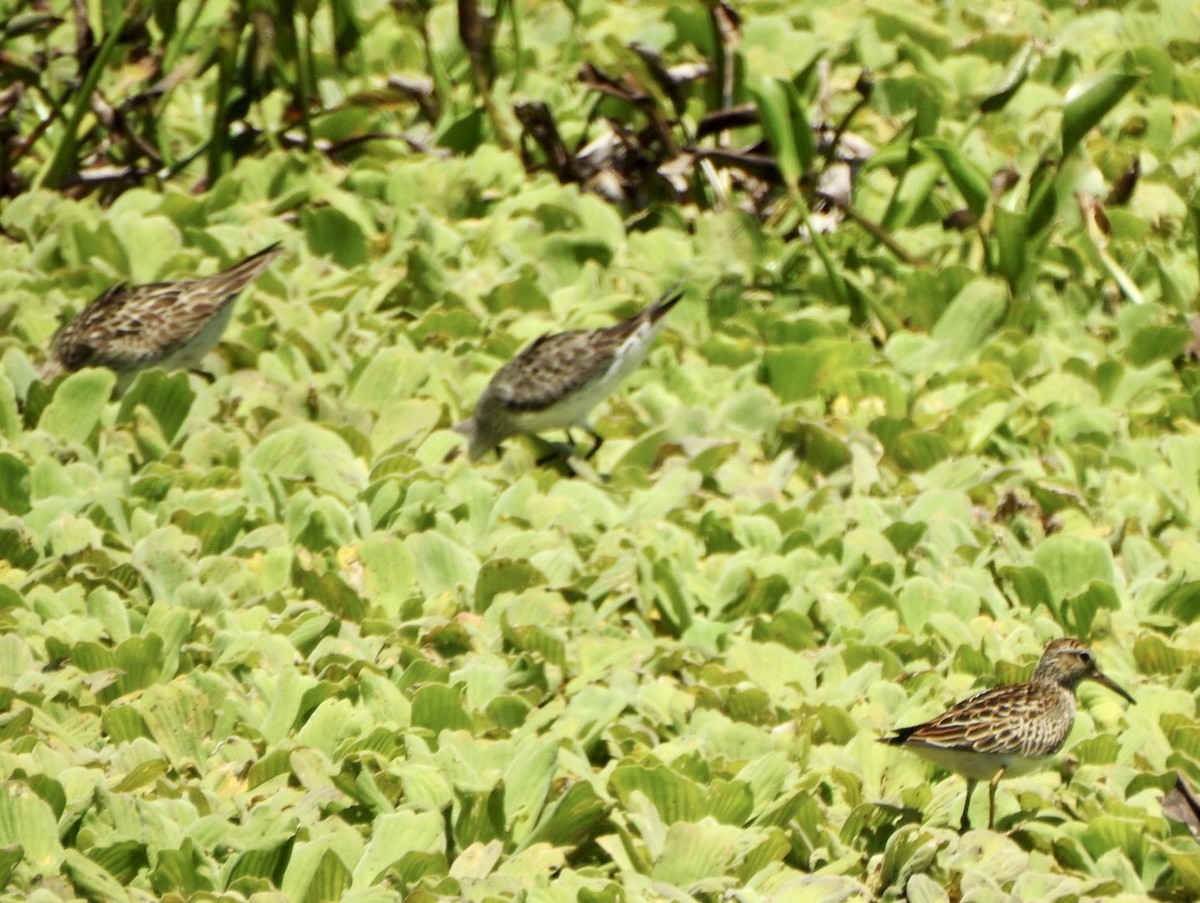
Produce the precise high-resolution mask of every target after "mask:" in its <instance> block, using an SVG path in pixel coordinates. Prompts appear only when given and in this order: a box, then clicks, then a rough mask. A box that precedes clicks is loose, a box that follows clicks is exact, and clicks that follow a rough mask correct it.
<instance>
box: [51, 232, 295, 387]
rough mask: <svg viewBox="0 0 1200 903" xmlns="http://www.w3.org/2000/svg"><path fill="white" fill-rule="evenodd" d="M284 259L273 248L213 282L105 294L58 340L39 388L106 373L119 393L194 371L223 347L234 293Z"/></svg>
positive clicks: (122, 287)
mask: <svg viewBox="0 0 1200 903" xmlns="http://www.w3.org/2000/svg"><path fill="white" fill-rule="evenodd" d="M281 253H282V249H281V248H280V247H279V245H277V244H275V245H271V246H270V247H269V248H264V249H263V250H261V251H259V252H258V253H257V254H253V255H251V256H250V257H247V258H246V259H245V260H243V261H242V262H241V263H238V264H235V265H234V266H232V267H230V268H229V269H227V270H222V271H221V272H219V273H214V274H213V275H212V276H201V277H198V278H195V279H182V280H180V281H178V282H153V283H149V284H146V285H129V284H127V283H118V284H117V285H114V286H112V287H110V288H109V289H107V290H106V291H104V292H103V293H102V294H100V295H99V296H98V297H97V298H96V299H95V300H94V301H92V302H91V303H90V304H89V305H88V306H87V307H85V308H84V309H83V310H82V311H81V312H80V313H79V315H78V316H77V317H75V319H73V320H72V321H71V322H69V323H67V324H66V325H65V326H63V327H62V328H61V329H59V331H58V332H57V333H56V334H55V336H54V339H53V341H52V343H51V345H50V357H49V359H48V360H47V361H46V363H45V365H44V366H43V368H42V374H41V378H42V381H43V382H50V381H51V380H52V379H54V378H56V377H58V376H61V375H62V374H64V373H71V372H74V371H75V370H79V369H81V368H83V367H108V368H109V369H110V370H114V371H116V374H117V385H118V387H124V386H125V385H127V384H128V383H129V381H130V380H132V379H133V377H134V376H135V375H136V374H137V373H138V372H139V371H141V370H146V369H149V368H150V367H162V368H164V369H167V370H171V369H191V368H193V367H196V366H197V365H198V364H199V362H200V359H201V358H203V357H204V355H206V354H208V352H209V351H211V350H212V349H213V348H214V347H215V346H216V344H217V342H218V341H219V340H220V338H221V333H222V332H224V330H225V327H226V325H227V324H228V323H229V318H230V317H231V316H232V315H233V306H234V305H233V302H234V299H236V298H237V295H238V292H240V291H241V290H242V289H243V288H245V287H246V286H247V285H248V284H249V283H250V282H251V281H252V280H253V279H254V278H255V277H256V276H258V274H259V273H261V272H262V271H263V270H264V269H266V268H267V266H268V265H269V264H270V263H271V261H273V260H274V259H275V258H276V257H277V256H279V254H281Z"/></svg>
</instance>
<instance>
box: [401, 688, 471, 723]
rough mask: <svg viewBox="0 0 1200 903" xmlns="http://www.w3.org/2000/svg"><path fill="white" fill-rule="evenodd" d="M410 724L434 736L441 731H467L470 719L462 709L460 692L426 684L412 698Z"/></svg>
mask: <svg viewBox="0 0 1200 903" xmlns="http://www.w3.org/2000/svg"><path fill="white" fill-rule="evenodd" d="M411 723H412V726H413V727H424V728H427V729H429V730H431V731H433V732H434V733H435V734H436V733H440V732H441V731H444V730H448V731H469V730H470V729H471V717H470V716H469V715H468V714H467V710H466V709H465V708H464V707H463V701H462V691H461V690H460V689H459V688H457V687H450V686H447V685H446V684H428V685H426V686H424V687H421V688H420V689H419V690H417V691H416V692H415V693H414V694H413V697H412V715H411Z"/></svg>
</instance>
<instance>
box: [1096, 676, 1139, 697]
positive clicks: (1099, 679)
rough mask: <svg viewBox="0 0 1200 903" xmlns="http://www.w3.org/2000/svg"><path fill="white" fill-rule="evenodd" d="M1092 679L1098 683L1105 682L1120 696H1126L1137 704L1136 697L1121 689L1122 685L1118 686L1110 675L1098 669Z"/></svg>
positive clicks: (1105, 684)
mask: <svg viewBox="0 0 1200 903" xmlns="http://www.w3.org/2000/svg"><path fill="white" fill-rule="evenodd" d="M1092 680H1094V681H1095V682H1096V683H1098V684H1104V686H1106V687H1108V688H1109V689H1110V690H1112V691H1113V692H1114V693H1116V694H1117V695H1118V696H1123V697H1125V699H1127V700H1129V702H1130V703H1131V704H1133V705H1137V700H1136V699H1134V698H1133V697H1132V696H1130V695H1129V694H1128V693H1126V692H1125V691H1124V690H1123V689H1121V687H1119V686H1117V685H1116V683H1114V682H1113V681H1112V680H1111V679H1110V678H1109V677H1107V676H1106V675H1104V674H1101V673H1100V672H1099V671H1097V672H1096V673H1095V674H1094V675H1093V676H1092Z"/></svg>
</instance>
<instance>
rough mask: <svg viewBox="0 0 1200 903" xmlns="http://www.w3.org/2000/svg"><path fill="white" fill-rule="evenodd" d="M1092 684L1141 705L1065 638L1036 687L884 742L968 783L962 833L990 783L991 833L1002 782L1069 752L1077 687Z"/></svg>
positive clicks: (977, 702)
mask: <svg viewBox="0 0 1200 903" xmlns="http://www.w3.org/2000/svg"><path fill="white" fill-rule="evenodd" d="M1085 680H1094V681H1096V683H1100V684H1104V686H1106V687H1108V688H1109V689H1110V690H1112V691H1113V692H1115V693H1117V694H1119V695H1121V696H1123V697H1124V698H1125V699H1127V700H1129V702H1131V703H1132V702H1133V701H1134V699H1133V697H1132V696H1130V695H1129V694H1128V693H1126V692H1125V691H1124V690H1122V689H1121V688H1120V687H1118V686H1117V685H1116V684H1115V683H1113V682H1112V680H1110V679H1109V678H1108V677H1106V676H1105V675H1104V674H1103V673H1102V672H1101V671H1100V668H1099V667H1098V666H1097V665H1096V657H1095V655H1094V654H1093V653H1092V652H1091V651H1090V650H1089V649H1088V648H1087V646H1085V645H1084V644H1083V643H1081V642H1080V641H1079V640H1077V639H1074V638H1072V637H1064V638H1063V639H1058V640H1052V641H1051V642H1050V643H1049V644H1048V645H1047V646H1046V649H1045V651H1043V652H1042V657H1041V658H1040V659H1038V663H1037V667H1036V668H1034V669H1033V677H1031V678H1030V679H1029V683H1024V684H1011V685H1009V686H1004V687H993V688H992V689H990V690H984V691H983V692H982V693H978V694H976V695H975V696H972V697H971V698H969V699H965V700H963V701H962V702H960V703H958V704H957V705H954V706H951V707H950V708H949V709H947V710H946V711H945V712H943V713H942V714H941V715H938V716H937V717H936V718H934V719H933V720H932V721H926V722H925V723H924V724H918V725H915V726H913V727H902V728H897V729H896V730H895V731H893V732H892V734H891V736H888V737H884V738H882V739H881V740H880V742H881V743H890V744H892V745H893V746H903V747H904V748H905V749H908V750H911V751H912V752H915V753H916V754H917V755H919V756H922V757H924V758H926V759H928V760H929V761H931V762H933V763H935V764H937V765H939V766H941V767H942V768H945V769H946V770H948V771H954V772H957V773H958V774H961V775H963V776H964V777H965V778H966V779H967V799H966V802H965V803H964V804H963V813H962V822H961V824H960V825H959V830H960V831H966V830H967V828H968V827H969V826H970V823H969V821H968V819H967V810H968V809H969V808H970V806H971V794H972V793H973V792H974V791H975V785H976V784H977V783H979V782H980V781H988V782H989V784H988V827H989V828H990V827H992V825H993V824H994V823H995V819H996V785H997V784H998V783H999V782H1000V778H1001V777H1002V776H1004V775H1005V774H1009V775H1013V774H1022V773H1024V772H1026V771H1029V770H1032V769H1033V768H1034V767H1036V766H1037V764H1038V763H1039V762H1040V761H1042V760H1043V759H1046V758H1047V757H1049V756H1052V755H1054V754H1055V753H1056V752H1058V751H1059V750H1060V749H1061V748H1062V745H1063V743H1064V742H1066V739H1067V734H1069V733H1070V732H1071V725H1072V723H1074V721H1075V688H1076V687H1077V686H1079V684H1080V683H1081V682H1082V681H1085Z"/></svg>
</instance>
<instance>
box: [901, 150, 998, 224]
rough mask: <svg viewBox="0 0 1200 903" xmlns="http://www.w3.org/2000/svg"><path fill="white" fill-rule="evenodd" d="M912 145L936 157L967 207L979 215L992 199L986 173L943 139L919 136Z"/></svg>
mask: <svg viewBox="0 0 1200 903" xmlns="http://www.w3.org/2000/svg"><path fill="white" fill-rule="evenodd" d="M913 146H914V147H915V148H917V149H918V150H922V151H929V152H931V153H932V154H933V155H934V156H936V157H937V158H938V160H939V161H940V162H941V164H942V168H943V169H944V170H945V171H946V175H948V176H949V177H950V181H951V182H953V183H954V187H955V188H957V189H958V193H959V194H961V195H962V197H963V200H964V201H965V202H966V204H967V207H968V208H969V209H970V211H971V212H972V213H974V214H975V215H976V216H981V215H982V214H983V211H984V210H985V209H986V208H987V205H988V203H989V202H990V201H991V199H992V189H991V184H990V183H989V181H988V176H987V173H985V172H984V171H983V170H982V169H981V168H980V167H979V165H978V164H977V163H975V162H974V161H973V160H971V159H969V158H968V157H966V156H965V155H964V154H963V153H962V151H961V150H960V149H959V148H957V147H955V146H954V145H952V144H951V143H950V142H949V141H946V140H944V139H941V138H921V139H920V140H919V141H914V142H913Z"/></svg>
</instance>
